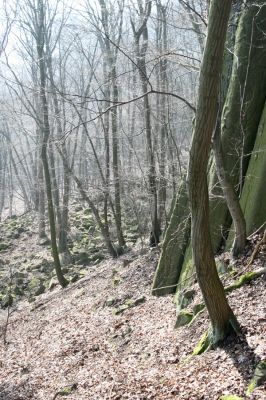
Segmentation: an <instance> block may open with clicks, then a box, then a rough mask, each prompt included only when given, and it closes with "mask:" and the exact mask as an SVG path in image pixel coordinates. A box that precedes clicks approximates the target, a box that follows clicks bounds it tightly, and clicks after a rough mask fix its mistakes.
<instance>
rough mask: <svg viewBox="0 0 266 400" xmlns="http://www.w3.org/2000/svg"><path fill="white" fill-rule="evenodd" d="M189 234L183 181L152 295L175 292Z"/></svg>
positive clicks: (164, 243)
mask: <svg viewBox="0 0 266 400" xmlns="http://www.w3.org/2000/svg"><path fill="white" fill-rule="evenodd" d="M189 233H190V216H189V207H188V194H187V188H186V182H185V180H184V181H183V182H182V183H181V186H180V189H179V191H178V193H177V196H176V201H175V204H174V208H173V211H172V213H171V219H170V222H169V225H168V228H167V230H166V232H165V237H164V241H163V244H162V250H161V256H160V260H159V263H158V266H157V269H156V273H155V277H154V281H153V285H152V294H153V295H156V296H162V295H165V294H169V293H174V292H175V291H176V286H177V282H178V279H179V276H180V273H181V268H182V265H183V260H184V254H185V250H186V246H187V243H188V240H189Z"/></svg>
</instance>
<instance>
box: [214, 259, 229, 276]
mask: <svg viewBox="0 0 266 400" xmlns="http://www.w3.org/2000/svg"><path fill="white" fill-rule="evenodd" d="M215 264H216V269H217V272H218V274H219V275H223V274H225V273H227V271H228V264H227V263H226V262H224V261H221V260H215Z"/></svg>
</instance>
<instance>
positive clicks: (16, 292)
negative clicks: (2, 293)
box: [13, 285, 23, 296]
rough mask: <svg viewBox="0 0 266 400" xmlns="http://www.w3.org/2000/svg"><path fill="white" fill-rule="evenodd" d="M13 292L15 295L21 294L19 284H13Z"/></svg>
mask: <svg viewBox="0 0 266 400" xmlns="http://www.w3.org/2000/svg"><path fill="white" fill-rule="evenodd" d="M13 292H14V293H15V294H16V295H17V296H21V295H23V290H22V288H21V287H20V286H18V285H15V287H14V288H13Z"/></svg>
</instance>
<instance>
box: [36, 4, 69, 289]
mask: <svg viewBox="0 0 266 400" xmlns="http://www.w3.org/2000/svg"><path fill="white" fill-rule="evenodd" d="M38 14H39V21H38V23H39V26H38V32H36V33H37V37H36V44H37V53H38V64H39V71H40V83H41V87H40V98H41V105H42V116H43V120H42V133H43V136H42V145H41V158H42V163H43V169H44V177H45V186H46V195H47V203H48V216H49V224H50V235H51V246H52V254H53V259H54V265H55V270H56V275H57V278H58V281H59V283H60V285H61V286H62V287H65V286H66V285H67V283H68V282H67V280H66V279H65V277H64V275H63V273H62V269H61V264H60V259H59V254H58V248H57V242H56V227H55V214H54V205H53V195H52V183H51V177H50V171H49V163H48V157H47V147H48V140H49V136H50V126H49V117H48V104H47V99H46V93H45V87H46V75H45V74H46V72H45V61H44V21H45V17H44V4H43V0H38Z"/></svg>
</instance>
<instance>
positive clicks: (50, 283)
mask: <svg viewBox="0 0 266 400" xmlns="http://www.w3.org/2000/svg"><path fill="white" fill-rule="evenodd" d="M57 285H58V281H57V279H56V277H54V276H53V277H52V278H51V280H50V282H49V285H48V289H49V290H53V289H54V288H55V287H56V286H57Z"/></svg>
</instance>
